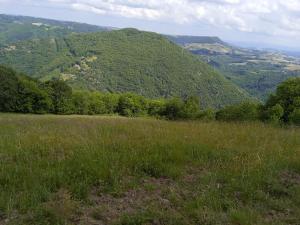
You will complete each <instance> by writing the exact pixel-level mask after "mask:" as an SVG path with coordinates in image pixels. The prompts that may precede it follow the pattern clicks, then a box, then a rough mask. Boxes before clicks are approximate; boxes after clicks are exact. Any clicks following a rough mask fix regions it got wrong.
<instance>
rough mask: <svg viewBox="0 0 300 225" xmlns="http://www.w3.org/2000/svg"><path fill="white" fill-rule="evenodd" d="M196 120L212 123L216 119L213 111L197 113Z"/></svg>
mask: <svg viewBox="0 0 300 225" xmlns="http://www.w3.org/2000/svg"><path fill="white" fill-rule="evenodd" d="M196 119H199V120H203V121H212V120H215V119H216V113H215V111H214V110H213V109H207V110H202V111H200V112H199V113H198V115H197V116H196Z"/></svg>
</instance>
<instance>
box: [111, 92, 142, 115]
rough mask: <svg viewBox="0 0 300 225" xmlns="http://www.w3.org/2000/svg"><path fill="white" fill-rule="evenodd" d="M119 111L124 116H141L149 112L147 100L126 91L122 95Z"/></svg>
mask: <svg viewBox="0 0 300 225" xmlns="http://www.w3.org/2000/svg"><path fill="white" fill-rule="evenodd" d="M117 112H118V113H119V114H120V115H122V116H129V117H131V116H140V115H145V114H147V101H146V99H145V98H144V97H142V96H139V95H136V94H132V93H126V94H123V95H121V96H120V98H119V103H118V108H117Z"/></svg>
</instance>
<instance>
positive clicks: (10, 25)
mask: <svg viewBox="0 0 300 225" xmlns="http://www.w3.org/2000/svg"><path fill="white" fill-rule="evenodd" d="M110 29H111V28H108V27H99V26H94V25H89V24H83V23H75V22H65V21H56V20H49V19H41V18H34V17H26V16H11V15H3V14H0V46H1V45H2V46H5V45H7V44H9V43H14V42H17V41H23V40H29V39H33V38H48V37H62V36H64V35H66V34H70V33H72V32H77V33H87V32H96V31H105V30H110Z"/></svg>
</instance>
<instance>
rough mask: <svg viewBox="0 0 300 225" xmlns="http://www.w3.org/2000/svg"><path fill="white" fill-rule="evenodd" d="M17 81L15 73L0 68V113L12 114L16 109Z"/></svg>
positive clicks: (5, 68) (2, 67) (8, 69)
mask: <svg viewBox="0 0 300 225" xmlns="http://www.w3.org/2000/svg"><path fill="white" fill-rule="evenodd" d="M18 87H19V80H18V78H17V75H16V73H15V72H14V71H13V70H12V69H10V68H7V67H4V66H0V111H1V112H14V111H16V109H17V101H18Z"/></svg>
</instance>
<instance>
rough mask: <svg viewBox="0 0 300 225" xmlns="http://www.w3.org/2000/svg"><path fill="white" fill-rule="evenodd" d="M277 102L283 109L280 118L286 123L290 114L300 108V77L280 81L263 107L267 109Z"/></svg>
mask: <svg viewBox="0 0 300 225" xmlns="http://www.w3.org/2000/svg"><path fill="white" fill-rule="evenodd" d="M277 104H279V105H281V106H282V108H283V110H284V112H283V115H282V117H281V120H282V121H283V122H286V123H288V122H289V120H290V118H291V114H292V113H294V111H295V110H296V109H299V108H300V77H297V78H290V79H288V80H286V81H285V82H283V83H281V84H280V85H279V86H278V87H277V90H276V93H275V94H274V95H271V96H270V98H269V99H268V101H267V103H266V105H265V109H266V110H269V109H271V108H272V107H274V106H275V105H277Z"/></svg>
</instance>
